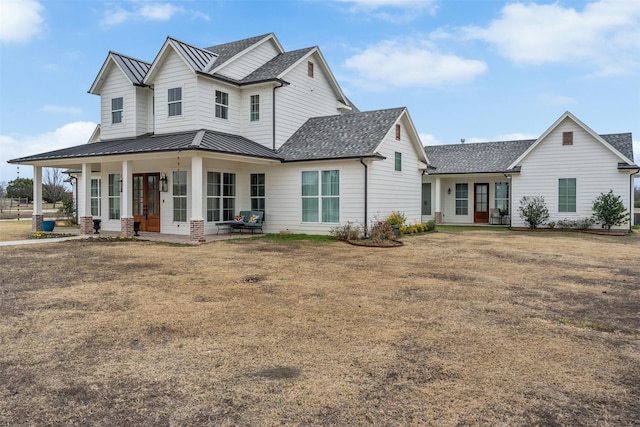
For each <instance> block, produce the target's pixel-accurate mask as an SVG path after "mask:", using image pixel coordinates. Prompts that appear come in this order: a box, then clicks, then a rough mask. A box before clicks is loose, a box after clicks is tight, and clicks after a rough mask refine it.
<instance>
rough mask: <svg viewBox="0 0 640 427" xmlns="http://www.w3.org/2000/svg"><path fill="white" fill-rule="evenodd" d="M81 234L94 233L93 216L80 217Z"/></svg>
mask: <svg viewBox="0 0 640 427" xmlns="http://www.w3.org/2000/svg"><path fill="white" fill-rule="evenodd" d="M80 234H93V217H92V216H81V217H80Z"/></svg>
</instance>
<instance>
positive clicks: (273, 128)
mask: <svg viewBox="0 0 640 427" xmlns="http://www.w3.org/2000/svg"><path fill="white" fill-rule="evenodd" d="M288 84H289V83H287V82H285V81H284V80H280V86H274V87H273V92H272V94H271V104H272V106H271V134H272V135H271V138H272V140H273V151H276V89H280V88H281V87H284V86H287V85H288Z"/></svg>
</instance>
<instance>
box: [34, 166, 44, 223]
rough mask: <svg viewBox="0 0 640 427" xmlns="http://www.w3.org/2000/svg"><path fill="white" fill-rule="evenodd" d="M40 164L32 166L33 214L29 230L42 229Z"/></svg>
mask: <svg viewBox="0 0 640 427" xmlns="http://www.w3.org/2000/svg"><path fill="white" fill-rule="evenodd" d="M43 219H44V214H43V213H42V166H34V167H33V214H32V216H31V231H33V232H36V231H42V220H43Z"/></svg>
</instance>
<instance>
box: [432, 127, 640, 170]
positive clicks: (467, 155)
mask: <svg viewBox="0 0 640 427" xmlns="http://www.w3.org/2000/svg"><path fill="white" fill-rule="evenodd" d="M600 137H601V138H602V139H604V140H605V141H606V142H607V143H609V144H610V145H611V146H613V147H614V148H615V149H616V150H618V151H619V152H620V153H621V154H623V155H624V156H626V157H627V158H629V159H631V160H633V143H632V138H631V134H630V133H622V134H609V135H600ZM535 141H537V140H536V139H527V140H519V141H496V142H483V143H472V144H453V145H431V146H425V147H424V149H425V152H426V153H427V158H428V159H429V163H430V165H431V166H434V167H435V168H436V169H435V171H433V172H430V173H429V174H430V175H441V174H464V173H499V172H507V169H508V167H509V165H511V164H512V163H513V162H514V161H516V160H517V159H518V157H520V156H521V155H522V153H524V152H525V151H527V149H528V148H529V147H530V146H531V145H532V144H533V143H534V142H535Z"/></svg>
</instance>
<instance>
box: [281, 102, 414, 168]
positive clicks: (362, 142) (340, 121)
mask: <svg viewBox="0 0 640 427" xmlns="http://www.w3.org/2000/svg"><path fill="white" fill-rule="evenodd" d="M404 111H405V108H393V109H389V110H376V111H365V112H358V113H351V114H339V115H335V116H326V117H314V118H311V119H309V120H307V121H306V122H305V123H304V124H303V125H302V126H301V127H300V128H299V129H298V130H297V131H296V132H295V133H294V134H293V135H292V136H291V137H290V138H289V140H288V141H287V142H286V143H285V144H283V145H282V147H280V149H279V150H278V154H279V155H280V156H281V157H282V158H283V159H284V160H285V161H302V160H320V159H340V158H354V157H370V156H379V154H378V153H376V152H375V151H374V150H375V149H376V148H377V147H378V145H380V143H381V142H382V139H383V138H384V137H385V135H386V134H387V133H388V132H389V130H390V129H391V127H392V126H393V124H394V123H395V122H396V121H397V120H398V118H399V117H400V115H401V114H402V113H403V112H404Z"/></svg>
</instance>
